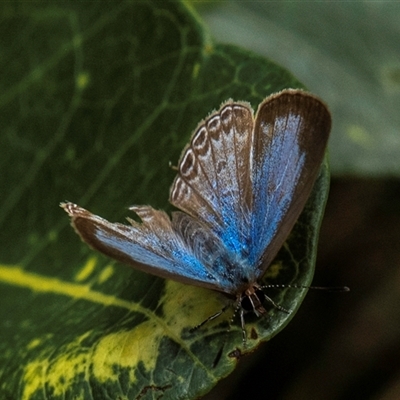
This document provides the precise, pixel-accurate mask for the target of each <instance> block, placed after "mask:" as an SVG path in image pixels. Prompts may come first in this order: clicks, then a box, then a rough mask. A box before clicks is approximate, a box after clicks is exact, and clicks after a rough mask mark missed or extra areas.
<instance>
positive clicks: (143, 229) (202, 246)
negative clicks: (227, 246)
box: [61, 203, 232, 291]
mask: <svg viewBox="0 0 400 400" xmlns="http://www.w3.org/2000/svg"><path fill="white" fill-rule="evenodd" d="M61 206H62V207H63V208H64V209H65V211H66V212H67V213H68V214H69V215H70V216H71V222H72V225H73V227H74V229H75V230H76V232H77V233H78V234H79V236H81V238H82V240H83V241H84V242H86V243H87V244H89V245H90V246H91V247H93V248H94V249H96V250H98V251H100V252H101V253H103V254H105V255H107V256H109V257H111V258H113V259H115V260H118V261H120V262H122V263H124V264H128V265H131V266H133V267H134V268H135V269H139V270H142V271H144V272H148V273H152V274H154V275H157V276H160V277H163V278H169V279H174V280H176V281H179V282H183V283H188V284H191V285H196V286H201V287H209V288H210V289H215V290H220V291H226V290H230V289H232V282H231V281H230V280H228V279H226V278H224V275H223V272H221V271H218V268H217V265H219V264H220V263H219V262H218V257H224V254H225V251H224V248H223V245H222V243H221V242H220V240H219V239H218V238H216V237H214V235H213V233H212V232H210V231H209V229H208V228H207V227H204V226H202V225H201V224H199V222H198V221H196V220H194V219H193V218H192V217H191V216H189V215H187V214H184V213H181V212H176V213H173V217H172V220H171V219H170V218H169V216H168V215H167V214H166V213H165V212H163V211H158V210H155V209H153V208H152V207H149V206H135V207H132V208H131V209H132V210H133V211H134V212H135V213H136V214H137V215H138V216H139V217H140V218H141V220H142V222H136V221H133V220H131V219H128V220H129V222H130V225H126V224H120V223H111V222H109V221H107V220H105V219H104V218H101V217H99V216H97V215H94V214H92V213H90V212H89V211H87V210H85V209H84V208H82V207H79V206H78V205H76V204H73V203H62V204H61Z"/></svg>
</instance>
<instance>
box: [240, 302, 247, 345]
mask: <svg viewBox="0 0 400 400" xmlns="http://www.w3.org/2000/svg"><path fill="white" fill-rule="evenodd" d="M240 326H241V327H242V341H243V347H246V344H247V333H246V324H245V322H244V311H243V308H241V309H240Z"/></svg>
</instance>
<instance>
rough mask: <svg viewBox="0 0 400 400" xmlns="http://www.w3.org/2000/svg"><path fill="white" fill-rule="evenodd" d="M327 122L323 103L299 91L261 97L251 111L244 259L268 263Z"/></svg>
mask: <svg viewBox="0 0 400 400" xmlns="http://www.w3.org/2000/svg"><path fill="white" fill-rule="evenodd" d="M330 127H331V118H330V114H329V111H328V110H327V108H326V106H325V105H324V104H323V103H321V101H320V100H318V99H317V98H315V97H314V96H312V95H310V94H307V93H304V92H302V91H295V90H287V91H285V92H283V93H280V94H277V95H275V96H272V97H270V98H268V99H266V100H265V101H264V102H263V103H261V104H260V106H259V109H258V111H257V114H256V122H255V133H254V145H253V157H252V160H253V165H252V174H253V213H252V223H251V232H252V233H251V235H252V240H251V242H252V246H251V255H250V263H251V264H252V265H255V264H257V262H259V261H262V265H261V266H260V274H262V273H263V272H264V271H265V269H266V268H267V267H268V265H269V264H270V262H271V261H272V259H273V257H274V256H275V255H276V253H277V252H278V250H279V248H280V247H281V246H282V244H283V242H284V241H285V239H286V238H287V236H288V234H289V233H290V231H291V229H292V227H293V225H294V223H295V222H296V220H297V218H298V217H299V215H300V213H301V211H302V209H303V208H304V205H305V203H306V201H307V199H308V197H309V195H310V192H311V189H312V187H313V184H314V182H315V179H316V177H317V175H318V172H319V169H320V166H321V162H322V159H323V156H324V153H325V148H326V144H327V141H328V136H329V131H330Z"/></svg>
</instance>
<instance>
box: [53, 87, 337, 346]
mask: <svg viewBox="0 0 400 400" xmlns="http://www.w3.org/2000/svg"><path fill="white" fill-rule="evenodd" d="M330 129H331V116H330V113H329V111H328V109H327V107H326V106H325V104H324V103H323V102H322V101H321V100H319V99H318V98H317V97H316V96H314V95H312V94H310V93H307V92H304V91H302V90H295V89H286V90H283V91H281V92H278V93H275V94H273V95H271V96H269V97H267V98H265V99H264V100H263V101H262V102H261V104H260V105H259V107H258V110H257V112H256V113H255V115H254V111H253V109H252V108H251V106H250V104H248V103H246V102H235V101H233V100H228V101H226V102H225V103H223V104H222V105H221V107H220V109H219V110H218V111H216V112H213V113H212V114H210V115H209V116H208V117H207V118H205V119H204V120H203V121H202V122H200V124H199V125H198V127H197V129H196V130H195V132H194V134H193V136H192V138H191V140H190V142H189V144H188V145H187V146H186V147H185V149H184V150H183V152H182V155H181V157H180V160H179V164H178V168H177V170H178V172H177V176H176V177H175V180H174V182H173V184H172V186H171V189H170V196H169V198H170V202H171V203H172V205H174V206H175V207H176V208H177V209H178V210H179V211H175V212H173V213H172V216H171V217H170V216H169V215H167V214H166V213H165V212H164V211H159V210H156V209H154V208H152V207H150V206H147V205H146V206H133V207H130V210H131V211H133V212H135V213H136V214H137V216H138V217H139V218H140V220H141V222H137V221H135V220H132V219H130V218H128V222H129V225H127V224H121V223H111V222H109V221H107V220H105V219H103V218H101V217H99V216H97V215H94V214H92V213H91V212H89V211H87V210H85V209H84V208H82V207H80V206H78V205H76V204H73V203H70V202H66V203H61V207H62V208H63V209H64V210H65V211H66V212H67V213H68V214H69V216H70V217H71V223H72V226H73V227H74V229H75V230H76V232H77V233H78V234H79V236H80V237H81V238H82V240H83V241H84V242H86V243H87V244H88V245H89V246H90V247H92V248H94V249H96V250H98V251H100V252H101V253H103V254H105V255H107V256H109V257H111V258H113V259H115V260H117V261H120V262H122V263H125V264H128V265H130V266H132V267H134V268H136V269H138V270H141V271H144V272H147V273H150V274H154V275H156V276H159V277H162V278H167V279H172V280H175V281H178V282H181V283H185V284H188V285H194V286H200V287H203V288H208V289H211V290H215V291H218V292H222V293H224V294H226V295H228V296H230V297H233V298H235V299H236V305H237V308H238V309H239V311H240V317H241V322H242V332H244V333H243V336H244V337H243V341H245V328H244V318H243V315H244V313H246V312H248V311H253V312H254V313H255V314H256V315H257V316H260V315H263V314H265V313H266V309H265V308H264V305H263V303H264V300H265V299H266V295H265V294H264V293H263V291H262V289H263V288H262V286H261V284H260V283H259V282H260V279H261V278H262V276H263V275H264V273H265V271H266V270H267V268H268V266H269V265H270V263H271V261H272V260H273V258H274V257H275V255H276V254H277V252H278V250H279V249H280V248H281V247H282V245H283V243H284V242H285V240H286V238H287V237H288V235H289V233H290V231H291V230H292V228H293V225H294V224H295V222H296V220H297V218H298V217H299V215H300V213H301V211H302V210H303V208H304V206H305V203H306V201H307V199H308V197H309V195H310V192H311V190H312V187H313V185H314V182H315V180H316V178H317V176H318V173H319V170H320V166H321V163H322V160H323V157H324V153H325V149H326V145H327V141H328V137H329V132H330ZM267 299H268V300H270V301H271V302H272V300H271V299H269V298H267ZM272 303H273V302H272ZM273 304H274V303H273ZM278 308H279V306H278ZM221 312H222V311H221ZM221 312H220V313H221ZM220 313H218V314H216V315H219V314H220ZM213 317H214V316H213ZM213 317H211V318H213ZM200 325H202V324H200Z"/></svg>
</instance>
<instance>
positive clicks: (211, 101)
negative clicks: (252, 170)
mask: <svg viewBox="0 0 400 400" xmlns="http://www.w3.org/2000/svg"><path fill="white" fill-rule="evenodd" d="M1 10H2V12H1V14H0V15H1V19H2V21H1V22H2V23H1V24H0V29H1V30H2V32H1V35H0V37H1V39H0V40H1V44H2V46H1V52H2V53H1V54H2V57H0V62H1V63H3V65H2V71H4V72H3V74H2V76H1V79H2V90H1V95H0V105H1V118H0V121H1V132H2V135H1V138H0V140H1V148H2V158H1V162H2V168H3V171H2V174H1V176H0V190H1V197H0V202H1V203H0V210H1V211H0V223H1V225H2V234H1V249H2V255H1V265H0V297H1V311H0V335H1V342H0V346H1V347H0V382H1V385H0V394H1V397H2V398H21V399H42V398H52V399H58V398H60V399H61V398H62V399H76V398H82V399H92V398H94V399H109V398H113V399H137V398H140V399H146V398H164V399H187V398H194V397H197V396H199V395H201V394H204V393H206V392H207V391H209V390H210V389H211V387H212V386H213V385H215V384H216V383H217V382H218V380H219V379H221V378H222V377H223V376H226V375H227V374H229V373H230V372H231V371H232V370H233V369H234V367H235V364H236V362H237V360H236V357H237V356H238V354H240V353H239V352H238V351H237V349H239V350H240V352H241V353H244V352H246V351H250V350H252V349H254V348H255V347H256V346H257V345H258V344H259V343H260V342H261V341H265V340H268V339H270V338H271V337H272V336H273V335H275V334H276V333H277V332H278V331H279V330H280V329H282V328H283V327H284V326H285V325H286V324H287V323H288V321H289V320H290V318H292V317H293V315H294V313H295V311H296V310H297V308H298V307H299V305H300V303H301V301H302V299H303V297H304V295H305V291H304V290H295V289H285V290H279V291H278V290H274V291H272V290H271V293H269V294H270V295H271V297H272V298H273V299H274V300H275V301H276V302H278V303H279V304H281V305H282V306H283V307H285V308H287V309H290V310H291V313H290V314H289V315H287V314H285V313H283V312H280V311H277V310H275V309H271V310H270V313H269V315H268V317H267V318H263V319H257V318H255V317H252V316H251V315H249V316H246V323H247V325H246V326H247V330H248V332H249V340H248V345H247V348H246V349H243V346H242V338H241V331H240V328H239V325H238V324H237V323H235V324H233V326H232V329H231V330H230V332H229V333H228V334H227V333H226V332H227V325H228V321H229V320H230V319H231V316H232V311H229V312H228V311H227V312H226V313H225V314H224V315H223V316H221V317H220V318H218V319H216V320H215V321H213V322H210V323H207V324H206V325H204V326H203V327H202V328H201V329H199V330H197V331H195V332H193V333H191V332H190V329H191V328H193V327H194V326H196V325H197V324H199V323H200V322H202V321H203V320H205V319H206V318H207V317H209V316H210V315H212V314H213V313H215V312H217V311H218V310H220V309H221V308H222V307H223V306H224V305H225V304H227V301H228V300H227V299H226V298H225V297H224V296H222V295H221V294H218V293H214V292H211V291H209V290H203V289H199V288H194V287H190V286H185V285H182V284H178V283H175V282H172V281H164V280H162V279H159V278H155V277H152V276H150V275H147V274H143V273H140V272H137V271H134V270H132V269H130V268H127V267H124V266H122V265H119V264H117V263H115V262H113V261H111V260H109V259H106V258H105V257H103V256H101V255H99V254H97V253H95V252H94V251H92V250H90V249H89V248H87V246H86V245H84V244H83V243H81V242H80V241H79V238H78V237H77V236H76V235H75V233H74V232H73V230H72V229H71V227H70V226H69V223H68V218H67V216H66V215H65V213H64V212H63V211H62V210H61V209H60V208H59V207H58V204H59V202H60V201H63V200H70V201H74V202H76V203H78V204H80V205H82V206H85V207H88V208H89V209H90V210H91V211H92V212H94V213H96V214H99V215H102V216H104V217H106V218H108V219H110V220H113V221H117V220H119V221H123V220H124V216H126V215H128V212H127V210H126V206H129V205H131V204H146V203H147V204H151V205H152V206H153V207H157V208H165V209H170V207H169V205H168V204H167V199H168V188H169V186H170V184H171V183H172V180H173V177H174V171H173V169H171V168H170V167H169V162H170V161H171V162H172V164H173V165H174V164H176V162H177V160H178V157H179V154H180V152H181V150H182V148H183V146H184V145H185V143H186V142H187V140H188V139H189V137H190V134H191V132H192V131H193V129H194V128H195V127H196V125H197V123H198V122H199V121H200V120H201V119H202V118H204V117H205V116H206V115H207V114H208V113H209V112H210V111H212V110H213V109H216V108H218V107H219V105H220V103H221V102H223V101H224V100H226V99H228V98H233V99H235V100H246V101H250V102H251V103H252V104H253V106H254V107H256V106H257V104H258V103H259V102H260V101H261V100H262V99H263V98H264V97H266V96H267V95H268V94H270V93H272V92H276V91H278V90H280V89H283V88H285V87H300V86H301V85H300V83H299V82H298V81H296V80H295V79H294V78H293V77H292V76H291V75H290V74H289V73H288V72H286V71H285V70H283V69H282V68H280V67H278V66H276V65H275V64H273V63H271V62H269V61H268V60H265V59H263V58H261V57H258V56H256V55H254V54H252V53H249V52H247V51H245V50H241V49H239V48H236V47H232V46H226V45H220V44H216V43H214V42H213V41H212V40H211V38H210V37H209V36H208V35H207V34H206V32H205V30H204V27H203V26H202V25H201V22H200V21H199V20H198V19H197V17H196V16H195V15H194V14H192V13H191V12H190V11H189V10H188V9H187V8H186V7H185V6H183V5H181V4H180V3H177V2H156V1H154V2H152V1H148V2H133V1H128V2H119V1H114V2H61V1H60V2H57V1H52V2H48V3H44V2H40V3H34V2H11V3H4V4H2V5H1ZM328 180H329V178H328V170H327V166H326V164H325V165H324V166H323V168H322V169H321V175H320V177H319V179H318V181H317V183H316V185H315V188H314V191H313V194H312V196H311V199H310V201H309V202H308V204H307V206H306V209H305V211H304V212H303V214H302V216H301V218H300V220H299V222H298V223H297V224H296V226H295V228H294V230H293V232H292V233H291V235H290V237H289V240H288V241H287V243H286V244H285V245H284V247H283V248H282V250H281V252H280V253H279V255H278V257H277V258H276V260H275V261H274V263H273V264H272V265H271V267H270V268H269V270H268V273H267V276H266V279H267V281H268V282H269V283H297V284H309V283H310V282H311V279H312V275H313V267H314V262H315V251H316V242H317V236H318V230H319V224H320V220H321V217H322V214H323V208H324V204H325V200H326V194H327V188H328ZM223 344H225V345H224V350H223V353H222V357H221V360H220V362H219V363H218V365H217V366H216V367H215V368H213V367H212V364H213V361H214V360H215V357H216V356H217V354H218V352H219V351H220V349H221V346H222V345H223Z"/></svg>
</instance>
